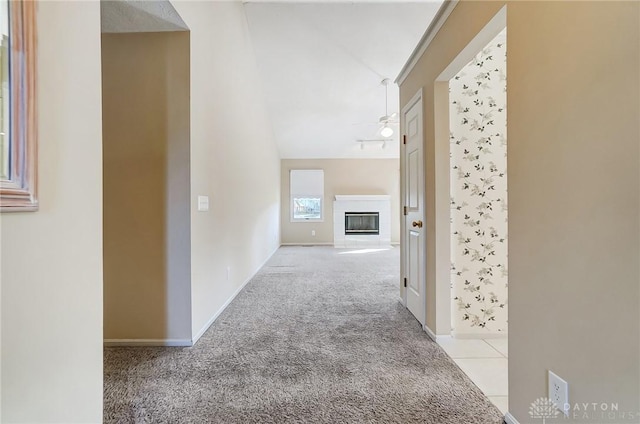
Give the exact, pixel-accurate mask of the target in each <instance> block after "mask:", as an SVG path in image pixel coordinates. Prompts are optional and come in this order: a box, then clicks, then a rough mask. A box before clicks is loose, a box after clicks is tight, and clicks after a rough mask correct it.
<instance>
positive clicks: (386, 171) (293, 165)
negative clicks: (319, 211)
mask: <svg viewBox="0 0 640 424" xmlns="http://www.w3.org/2000/svg"><path fill="white" fill-rule="evenodd" d="M292 169H322V170H324V210H323V213H324V222H291V219H290V217H291V211H290V205H289V204H290V197H289V171H291V170H292ZM280 180H281V181H282V187H281V189H280V190H281V192H282V199H281V202H280V210H281V226H282V243H319V244H327V243H328V244H333V201H334V200H335V197H334V196H335V195H336V194H389V195H390V196H391V241H392V242H398V241H399V240H400V163H399V161H398V159H283V160H282V166H281V175H280ZM312 230H315V232H316V235H315V236H312V235H311V231H312Z"/></svg>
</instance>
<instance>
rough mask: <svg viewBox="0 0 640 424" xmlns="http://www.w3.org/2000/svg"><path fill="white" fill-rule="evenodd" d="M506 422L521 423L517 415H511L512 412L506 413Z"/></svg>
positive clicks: (511, 423) (510, 423)
mask: <svg viewBox="0 0 640 424" xmlns="http://www.w3.org/2000/svg"><path fill="white" fill-rule="evenodd" d="M504 422H505V423H507V424H520V423H519V422H518V420H516V417H514V416H513V415H511V413H510V412H507V413H506V414H504Z"/></svg>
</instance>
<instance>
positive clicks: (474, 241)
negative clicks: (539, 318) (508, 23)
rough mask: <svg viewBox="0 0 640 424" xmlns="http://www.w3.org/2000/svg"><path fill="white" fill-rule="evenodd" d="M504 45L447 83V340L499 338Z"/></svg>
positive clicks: (504, 276)
mask: <svg viewBox="0 0 640 424" xmlns="http://www.w3.org/2000/svg"><path fill="white" fill-rule="evenodd" d="M506 40H507V37H506V30H505V31H503V32H501V33H500V34H499V35H498V36H497V37H496V38H495V39H494V40H493V41H492V42H491V43H489V45H487V47H485V48H484V49H483V50H482V51H481V52H480V53H478V55H477V56H476V57H475V58H474V59H473V60H472V61H471V62H470V63H469V64H468V65H467V66H465V67H464V68H463V69H462V70H461V71H460V72H459V73H458V74H457V75H456V76H455V77H454V78H452V79H451V80H450V82H449V90H450V93H449V96H450V97H449V98H450V121H451V234H452V239H451V283H452V284H451V290H452V301H453V305H452V326H453V334H465V335H468V334H479V335H482V334H488V333H506V332H507V287H508V272H507V239H508V236H507V110H506V104H507V78H506V70H507V60H506V59H507V55H506V53H507V45H506Z"/></svg>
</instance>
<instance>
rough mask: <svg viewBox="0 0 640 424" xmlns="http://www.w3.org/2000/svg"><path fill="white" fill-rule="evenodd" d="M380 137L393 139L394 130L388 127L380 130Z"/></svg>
mask: <svg viewBox="0 0 640 424" xmlns="http://www.w3.org/2000/svg"><path fill="white" fill-rule="evenodd" d="M380 135H381V136H383V137H391V136H392V135H393V128H391V127H388V126H386V125H385V126H384V127H382V129H381V130H380Z"/></svg>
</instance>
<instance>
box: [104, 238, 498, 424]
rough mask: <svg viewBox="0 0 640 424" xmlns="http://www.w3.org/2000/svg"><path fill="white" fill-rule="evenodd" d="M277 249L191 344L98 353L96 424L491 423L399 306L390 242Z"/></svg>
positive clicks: (490, 413)
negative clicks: (100, 387) (100, 407)
mask: <svg viewBox="0 0 640 424" xmlns="http://www.w3.org/2000/svg"><path fill="white" fill-rule="evenodd" d="M348 252H350V251H349V250H338V249H334V248H332V247H283V248H281V249H280V250H279V251H278V252H277V253H276V254H275V255H274V256H273V258H272V259H271V260H270V262H269V263H268V264H267V266H265V267H264V268H263V269H262V270H261V271H260V272H259V273H258V275H256V277H255V278H254V279H253V280H252V281H251V282H250V283H249V284H248V285H247V286H246V288H245V289H244V290H243V291H242V292H241V293H240V294H239V295H238V297H237V298H236V299H235V300H234V301H233V302H232V303H231V305H230V306H229V307H228V308H227V309H226V310H225V311H224V312H223V313H222V314H221V315H220V317H219V318H218V319H217V321H216V322H215V323H214V324H213V325H212V326H211V328H210V329H209V330H208V331H207V332H206V334H205V335H204V336H203V337H202V338H201V339H200V341H199V342H198V343H197V344H196V346H194V347H192V348H106V349H105V351H104V358H105V360H104V367H105V371H104V422H106V423H199V424H200V423H225V424H227V423H228V424H231V423H455V424H471V423H491V424H497V423H502V418H501V415H500V413H499V411H498V410H497V409H496V408H495V407H494V406H493V405H492V404H491V403H490V402H489V400H488V399H487V398H486V397H485V396H484V395H483V394H482V393H481V392H480V390H479V389H478V388H477V387H476V386H474V385H473V383H471V381H470V380H469V379H468V378H467V377H466V376H465V375H464V374H463V373H462V371H460V369H459V368H458V367H457V366H456V365H455V364H454V363H453V361H451V360H450V359H449V358H448V357H447V355H446V354H445V353H444V351H443V350H442V349H441V348H440V347H439V346H438V345H436V344H435V343H433V342H432V341H431V340H430V339H429V338H428V337H427V335H426V334H425V333H424V332H423V331H422V329H421V327H420V325H419V323H418V322H417V321H416V320H415V319H414V318H413V317H412V316H411V315H410V314H409V312H408V311H407V310H406V309H405V308H404V307H403V306H402V305H401V304H400V303H399V302H398V275H399V249H397V248H394V249H391V250H387V251H381V252H370V253H359V254H358V253H348Z"/></svg>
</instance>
